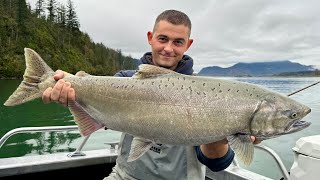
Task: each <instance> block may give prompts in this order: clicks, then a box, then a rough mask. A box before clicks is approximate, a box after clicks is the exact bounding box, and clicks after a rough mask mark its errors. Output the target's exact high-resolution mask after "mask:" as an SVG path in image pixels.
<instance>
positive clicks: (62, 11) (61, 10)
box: [57, 3, 67, 27]
mask: <svg viewBox="0 0 320 180" xmlns="http://www.w3.org/2000/svg"><path fill="white" fill-rule="evenodd" d="M57 23H59V24H61V25H62V27H64V26H65V25H66V23H67V20H66V7H65V6H64V5H63V4H61V3H60V4H59V5H58V8H57Z"/></svg>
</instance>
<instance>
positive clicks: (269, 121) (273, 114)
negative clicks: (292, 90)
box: [250, 94, 311, 140]
mask: <svg viewBox="0 0 320 180" xmlns="http://www.w3.org/2000/svg"><path fill="white" fill-rule="evenodd" d="M310 112H311V109H310V108H309V107H307V106H305V105H303V104H301V103H299V102H297V101H295V100H293V99H291V98H289V97H287V96H283V95H281V94H268V95H267V96H265V98H264V99H263V100H262V101H260V103H259V104H258V105H257V107H256V110H255V112H254V113H253V116H252V118H251V123H250V131H251V134H252V135H253V136H255V137H256V138H257V139H259V140H265V139H270V138H273V137H277V136H280V135H284V134H290V133H294V132H297V131H300V130H302V129H305V128H307V127H308V126H310V125H311V123H310V122H306V121H302V120H301V119H302V118H304V117H305V116H306V115H307V114H309V113H310Z"/></svg>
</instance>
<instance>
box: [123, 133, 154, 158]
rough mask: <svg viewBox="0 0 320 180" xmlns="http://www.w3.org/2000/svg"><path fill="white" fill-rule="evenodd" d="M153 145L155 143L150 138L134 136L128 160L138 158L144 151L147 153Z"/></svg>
mask: <svg viewBox="0 0 320 180" xmlns="http://www.w3.org/2000/svg"><path fill="white" fill-rule="evenodd" d="M152 145H153V142H152V141H150V140H147V139H143V138H139V137H134V138H133V140H132V143H131V149H130V153H129V157H128V162H131V161H135V160H137V159H138V158H139V157H141V156H142V155H143V154H144V153H146V152H147V151H148V150H149V149H150V148H151V146H152Z"/></svg>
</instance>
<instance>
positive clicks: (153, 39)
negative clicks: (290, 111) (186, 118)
mask: <svg viewBox="0 0 320 180" xmlns="http://www.w3.org/2000/svg"><path fill="white" fill-rule="evenodd" d="M190 34H191V22H190V19H189V17H188V16H187V15H186V14H184V13H182V12H180V11H176V10H166V11H164V12H162V13H161V14H160V15H159V16H158V17H157V19H156V21H155V24H154V27H153V31H152V32H150V31H149V32H148V33H147V37H148V42H149V44H150V46H151V50H152V52H147V53H145V54H144V56H143V57H142V58H141V59H140V63H143V64H153V65H156V66H160V67H164V68H168V69H171V70H174V71H176V72H178V73H182V74H187V75H191V74H192V73H193V69H192V67H193V60H192V58H191V57H189V56H188V55H184V53H185V52H186V51H187V50H188V49H189V47H190V46H191V45H192V43H193V40H192V39H190ZM134 73H135V71H132V70H131V71H130V70H129V71H120V72H119V73H117V74H116V75H115V76H121V77H130V76H133V74H134ZM62 77H63V72H62V71H57V73H56V75H55V76H54V78H55V79H56V80H59V79H60V80H59V81H58V82H57V84H56V85H55V86H54V87H53V88H48V89H47V90H46V91H45V92H44V93H43V101H44V102H45V103H47V102H50V101H56V102H59V103H61V104H63V105H65V106H67V104H68V101H70V100H75V91H74V89H72V88H71V84H70V83H69V82H65V81H64V80H63V79H61V78H62ZM132 139H133V137H132V136H131V135H128V134H125V133H123V135H122V137H121V142H120V145H119V156H118V158H117V163H116V166H115V167H114V168H113V172H112V173H111V174H110V175H109V176H108V177H106V178H105V179H106V180H111V179H204V175H205V168H204V166H203V164H204V165H206V166H207V167H208V168H210V169H211V170H213V171H220V170H223V169H225V168H227V167H228V166H229V165H230V163H231V162H232V160H233V158H234V152H233V151H232V150H231V149H230V148H229V145H228V141H227V140H226V139H223V140H221V141H218V142H213V143H210V144H204V145H201V146H196V147H190V146H173V145H166V144H158V145H157V146H154V147H152V148H150V150H149V151H148V152H146V153H145V154H144V155H143V156H141V157H140V158H139V159H137V160H135V161H133V162H129V163H128V162H127V159H128V155H129V152H130V148H131V142H132ZM253 140H254V138H253Z"/></svg>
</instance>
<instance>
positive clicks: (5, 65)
mask: <svg viewBox="0 0 320 180" xmlns="http://www.w3.org/2000/svg"><path fill="white" fill-rule="evenodd" d="M79 28H80V23H79V19H78V17H77V14H76V9H75V6H74V4H73V2H72V1H71V0H69V1H68V2H67V5H64V4H61V3H57V2H56V1H55V0H47V1H46V0H38V1H37V2H36V4H35V8H34V9H32V8H31V5H30V4H28V3H26V0H1V1H0V78H19V77H22V75H23V72H24V69H25V61H24V50H23V49H24V48H25V47H29V48H32V49H34V50H35V51H37V52H38V53H39V54H40V56H41V57H42V58H43V59H44V60H45V61H46V62H47V63H48V65H49V66H50V67H51V68H52V69H54V70H56V69H62V70H64V71H67V72H70V73H76V72H77V71H79V70H84V71H86V72H88V73H90V74H94V75H113V74H115V73H116V72H117V71H119V70H121V69H135V68H136V63H137V60H136V59H133V58H132V57H130V56H124V55H123V54H122V52H121V50H119V49H112V48H109V47H106V46H105V45H104V44H102V43H95V42H93V41H92V40H91V38H90V36H89V35H88V34H86V33H83V32H81V31H80V30H79Z"/></svg>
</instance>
